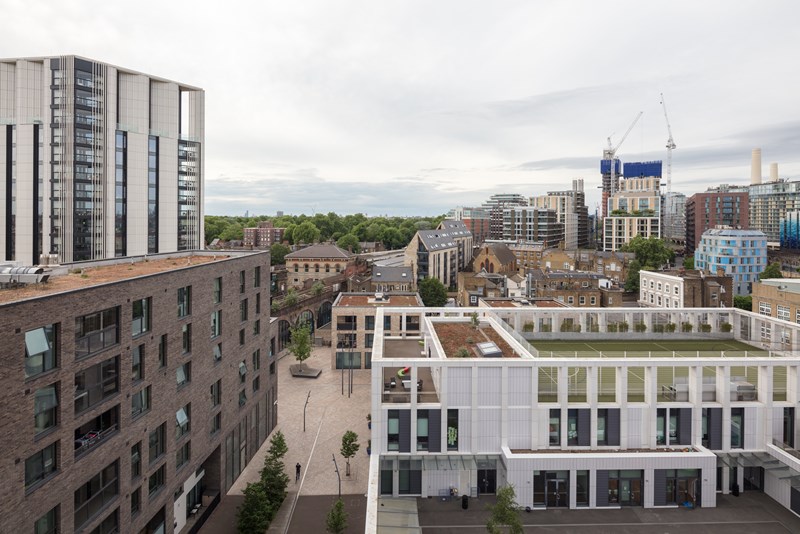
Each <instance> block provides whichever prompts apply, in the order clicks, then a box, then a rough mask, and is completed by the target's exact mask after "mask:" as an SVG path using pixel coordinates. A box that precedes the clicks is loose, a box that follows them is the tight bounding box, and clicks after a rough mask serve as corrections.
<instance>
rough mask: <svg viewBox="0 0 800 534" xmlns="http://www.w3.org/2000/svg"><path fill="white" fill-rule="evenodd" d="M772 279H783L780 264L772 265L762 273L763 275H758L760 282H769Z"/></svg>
mask: <svg viewBox="0 0 800 534" xmlns="http://www.w3.org/2000/svg"><path fill="white" fill-rule="evenodd" d="M770 278H783V273H781V264H780V263H778V262H775V263H770V264H769V265H767V267H766V268H765V269H764V270H763V271H761V274H759V275H758V279H759V280H769V279H770Z"/></svg>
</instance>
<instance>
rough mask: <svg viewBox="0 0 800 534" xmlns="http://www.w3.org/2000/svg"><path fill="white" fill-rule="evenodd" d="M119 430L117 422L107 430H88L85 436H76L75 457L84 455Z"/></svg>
mask: <svg viewBox="0 0 800 534" xmlns="http://www.w3.org/2000/svg"><path fill="white" fill-rule="evenodd" d="M117 430H119V427H118V425H117V424H116V423H115V424H114V425H112V426H111V427H109V428H107V429H105V430H98V431H94V430H93V431H91V432H87V433H86V434H84V435H83V436H80V437H78V438H75V458H76V459H77V458H79V457H80V456H83V455H84V454H86V453H87V452H89V451H90V450H92V449H93V448H95V447H97V446H98V445H100V444H101V443H103V442H104V441H105V440H106V439H108V438H109V437H110V436H112V435H113V434H116V433H117Z"/></svg>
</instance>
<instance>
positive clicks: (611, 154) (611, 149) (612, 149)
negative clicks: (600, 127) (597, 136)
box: [603, 111, 644, 195]
mask: <svg viewBox="0 0 800 534" xmlns="http://www.w3.org/2000/svg"><path fill="white" fill-rule="evenodd" d="M643 113H644V112H643V111H640V112H639V114H638V115H636V118H635V119H633V122H632V123H631V125H630V126H628V131H626V132H625V135H623V136H622V139H620V140H619V143H617V145H616V146H614V145H612V144H611V136H609V137H608V148H607V149H605V150H603V159H607V160H610V161H609V163H610V167H611V168H610V172H611V185H610V187H609V195H613V194H614V193H615V191H616V185H617V182H616V178H617V177H616V166H615V165H614V158H615V157H616V155H617V150H618V149H619V147H620V146H622V143H624V142H625V139H626V138H627V137H628V134H629V133H631V130H633V127H634V126H636V123H637V122H639V119H640V118H641V117H642V114H643Z"/></svg>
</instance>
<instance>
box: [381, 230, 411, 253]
mask: <svg viewBox="0 0 800 534" xmlns="http://www.w3.org/2000/svg"><path fill="white" fill-rule="evenodd" d="M382 242H383V246H384V247H385V248H386V250H397V249H399V248H403V247H404V246H405V245H407V244H408V242H407V241H405V238H404V237H403V233H402V232H401V231H400V230H399V229H398V228H396V227H394V226H390V227H388V228H386V229H385V230H384V231H383V239H382Z"/></svg>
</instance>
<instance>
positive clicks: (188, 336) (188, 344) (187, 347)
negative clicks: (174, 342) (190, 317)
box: [181, 323, 192, 354]
mask: <svg viewBox="0 0 800 534" xmlns="http://www.w3.org/2000/svg"><path fill="white" fill-rule="evenodd" d="M181 342H182V348H183V353H184V354H186V353H187V352H192V323H186V324H184V325H183V327H182V328H181Z"/></svg>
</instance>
